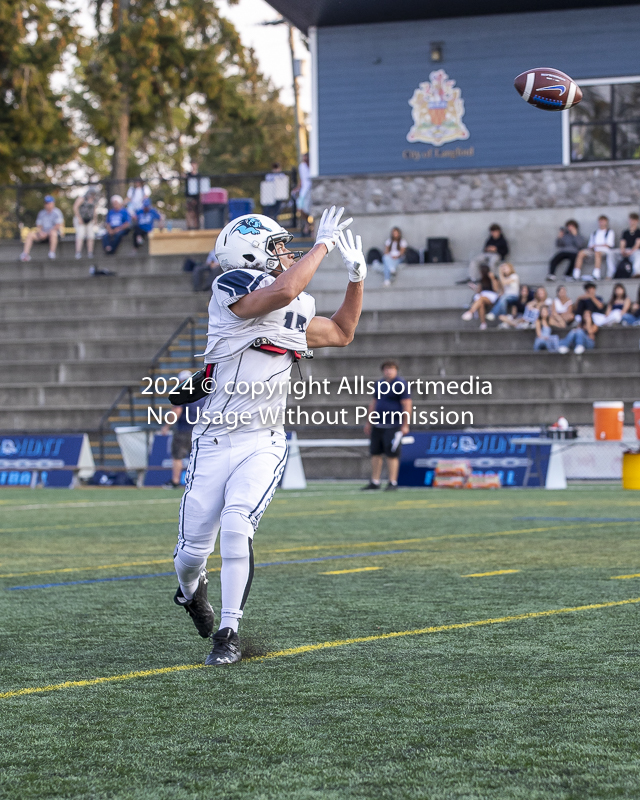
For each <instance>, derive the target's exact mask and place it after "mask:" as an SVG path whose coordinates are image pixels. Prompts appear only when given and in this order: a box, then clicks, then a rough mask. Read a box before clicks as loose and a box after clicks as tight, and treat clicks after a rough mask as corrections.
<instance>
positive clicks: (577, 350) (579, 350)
mask: <svg viewBox="0 0 640 800" xmlns="http://www.w3.org/2000/svg"><path fill="white" fill-rule="evenodd" d="M573 352H574V353H575V354H576V355H577V356H581V355H582V354H583V353H584V345H583V344H577V345H576V346H575V349H574V351H573Z"/></svg>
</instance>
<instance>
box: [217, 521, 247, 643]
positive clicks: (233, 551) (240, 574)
mask: <svg viewBox="0 0 640 800" xmlns="http://www.w3.org/2000/svg"><path fill="white" fill-rule="evenodd" d="M220 555H221V557H222V567H221V569H220V586H221V592H222V610H221V612H220V628H233V630H234V631H237V630H238V625H239V623H240V620H241V619H242V613H243V612H242V609H243V607H244V604H245V602H246V600H247V596H248V594H249V589H250V587H251V580H252V578H253V550H252V542H251V538H250V537H249V536H247V535H246V534H244V533H237V532H236V531H221V532H220Z"/></svg>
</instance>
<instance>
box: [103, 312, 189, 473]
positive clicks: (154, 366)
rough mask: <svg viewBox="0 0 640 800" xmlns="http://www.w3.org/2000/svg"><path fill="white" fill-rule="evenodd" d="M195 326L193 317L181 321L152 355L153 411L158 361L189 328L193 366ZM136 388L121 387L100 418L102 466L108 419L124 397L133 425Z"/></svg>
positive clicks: (150, 368)
mask: <svg viewBox="0 0 640 800" xmlns="http://www.w3.org/2000/svg"><path fill="white" fill-rule="evenodd" d="M196 324H197V319H196V318H195V317H187V318H186V319H184V320H182V322H181V323H180V325H178V327H177V328H176V329H175V330H174V332H173V333H172V334H171V336H170V337H169V338H168V339H167V341H166V342H165V343H164V344H163V345H162V347H161V348H160V349H159V350H158V352H157V353H156V354H155V355H154V357H153V358H152V360H151V364H150V366H149V374H150V377H151V379H152V397H151V403H152V407H153V409H154V410H155V408H156V399H157V398H156V381H155V378H156V372H157V369H158V364H159V363H160V359H161V358H162V357H163V356H164V355H165V354H166V353H167V351H168V350H169V348H170V347H171V345H172V344H173V343H174V341H175V340H176V339H177V338H178V336H180V334H181V333H182V332H183V331H184V329H185V328H187V327H189V329H190V330H189V334H190V340H191V358H190V362H191V366H192V367H193V366H195V363H196V361H195V354H194V350H195V349H196V345H195V341H196V334H195V330H196ZM137 388H138V387H137V386H131V385H128V386H123V387H122V389H120V391H119V392H118V395H117V397H116V399H115V400H114V401H113V403H111V405H110V406H109V408H108V409H107V410H106V411H105V413H104V414H103V415H102V417H101V418H100V422H99V423H98V436H99V450H100V463H101V465H102V466H104V440H105V435H106V432H107V431H108V430H110V428H109V418H110V417H111V415H112V413H113V412H114V410H115V409H116V408H117V407H118V405H119V404H120V403H121V402H122V400H123V398H124V397H125V396H128V398H129V421H130V424H131V425H135V406H134V393H135V391H136V389H137Z"/></svg>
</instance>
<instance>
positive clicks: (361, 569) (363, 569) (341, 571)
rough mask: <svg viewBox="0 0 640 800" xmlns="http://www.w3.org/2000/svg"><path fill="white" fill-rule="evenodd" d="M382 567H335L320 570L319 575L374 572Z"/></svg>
mask: <svg viewBox="0 0 640 800" xmlns="http://www.w3.org/2000/svg"><path fill="white" fill-rule="evenodd" d="M377 569H382V567H358V568H357V569H334V570H332V571H331V572H319V573H318V575H346V574H347V573H348V572H374V570H377Z"/></svg>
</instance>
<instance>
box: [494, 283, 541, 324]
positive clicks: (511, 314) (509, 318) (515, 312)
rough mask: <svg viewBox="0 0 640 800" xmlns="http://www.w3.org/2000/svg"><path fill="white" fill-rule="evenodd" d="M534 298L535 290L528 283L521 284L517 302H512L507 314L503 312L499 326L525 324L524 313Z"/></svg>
mask: <svg viewBox="0 0 640 800" xmlns="http://www.w3.org/2000/svg"><path fill="white" fill-rule="evenodd" d="M532 299H533V292H532V291H531V289H530V288H529V287H528V286H527V284H526V283H523V284H521V285H520V294H519V296H518V298H517V300H516V302H515V303H512V304H511V306H510V307H509V309H508V313H507V314H501V315H500V316H499V317H498V319H499V320H500V325H498V327H499V328H521V327H523V326H524V324H525V323H524V319H523V316H522V315H523V314H524V310H525V308H526V307H527V303H528V302H529V301H530V300H532Z"/></svg>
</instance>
